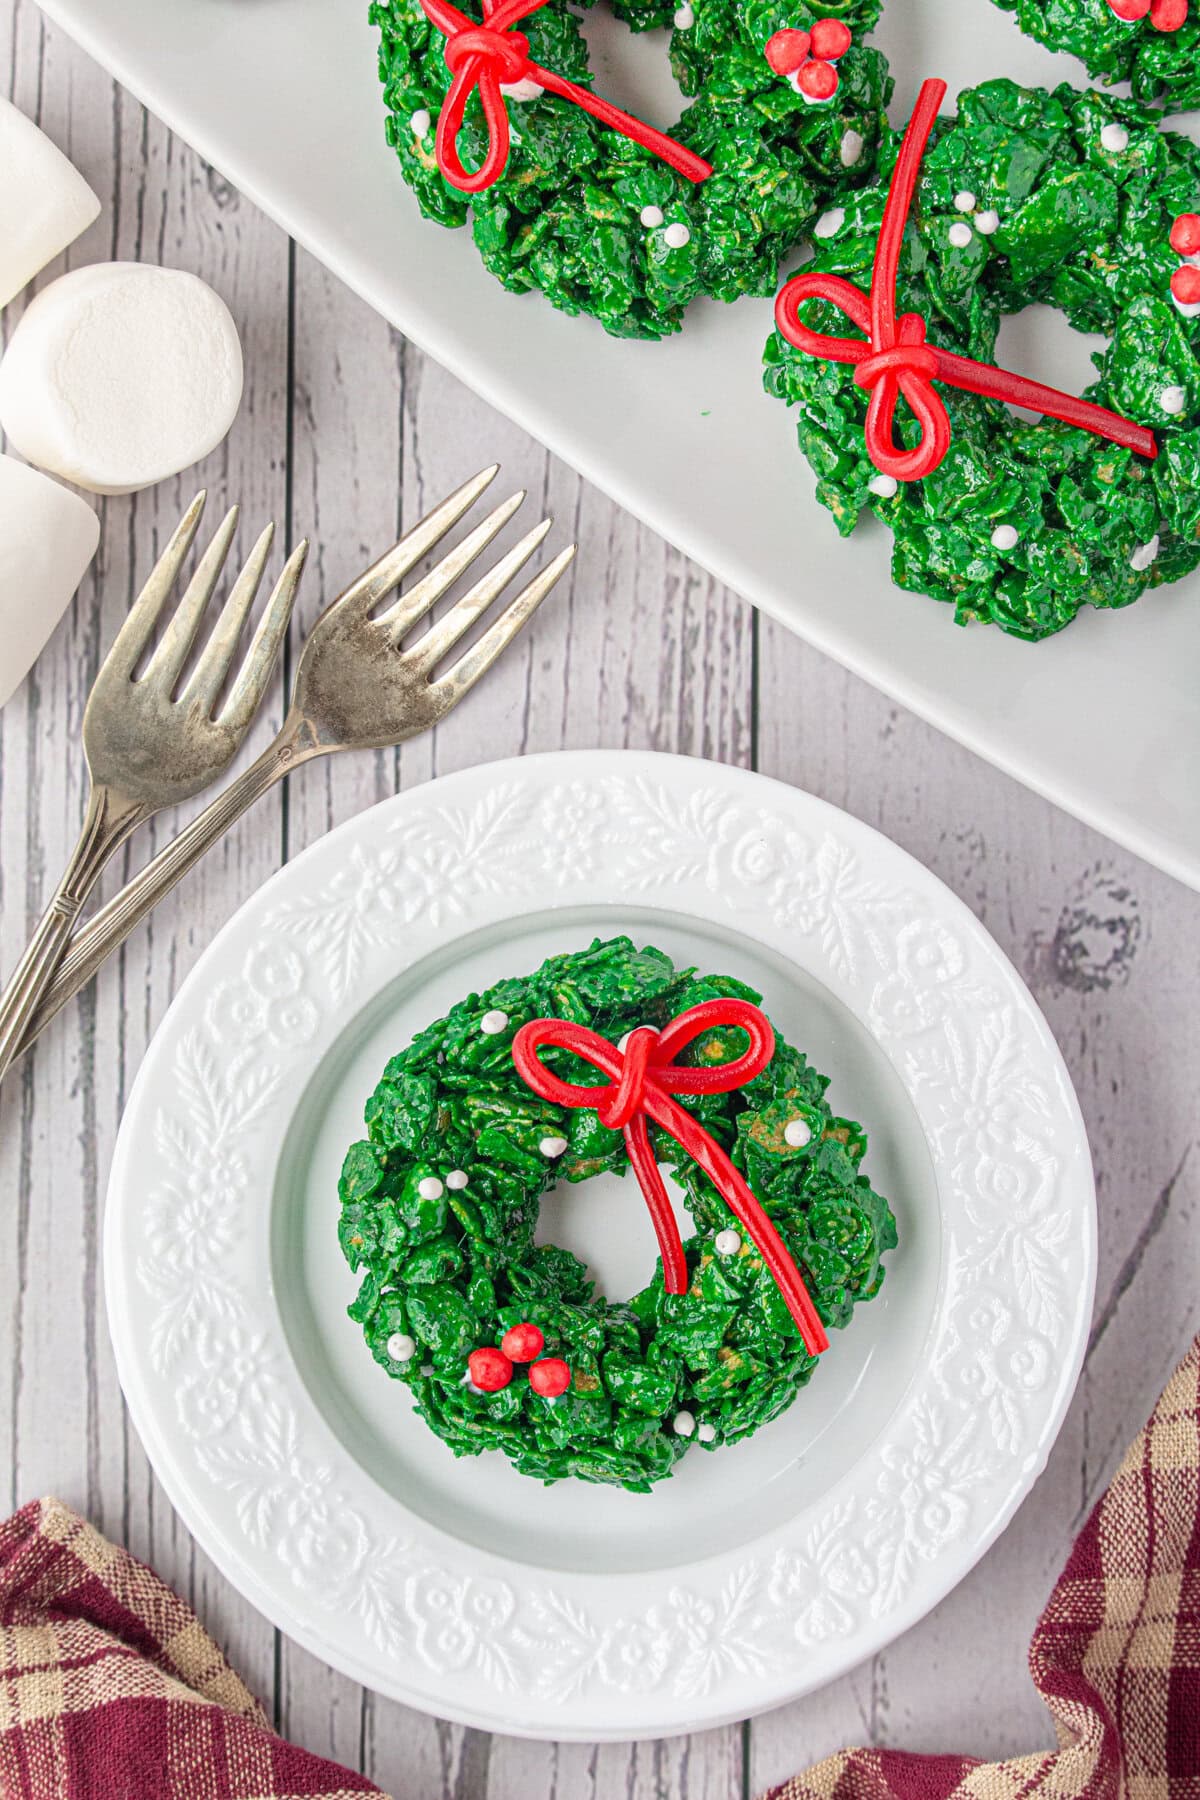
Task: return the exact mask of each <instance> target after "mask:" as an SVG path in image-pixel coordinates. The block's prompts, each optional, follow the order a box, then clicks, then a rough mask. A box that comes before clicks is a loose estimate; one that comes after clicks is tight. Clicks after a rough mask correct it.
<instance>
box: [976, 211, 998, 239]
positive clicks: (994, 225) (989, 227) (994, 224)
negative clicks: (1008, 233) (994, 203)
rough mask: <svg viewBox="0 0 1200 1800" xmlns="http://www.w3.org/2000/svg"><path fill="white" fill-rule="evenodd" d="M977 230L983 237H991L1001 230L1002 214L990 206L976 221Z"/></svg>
mask: <svg viewBox="0 0 1200 1800" xmlns="http://www.w3.org/2000/svg"><path fill="white" fill-rule="evenodd" d="M975 229H976V231H978V232H979V233H980V235H981V236H982V237H991V236H992V234H993V232H997V231H999V229H1000V214H999V213H998V212H996V211H995V209H994V208H993V207H990V206H989V207H988V209H987V211H986V212H981V213H980V215H979V217H978V218H977V219H976V221H975Z"/></svg>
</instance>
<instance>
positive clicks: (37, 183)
mask: <svg viewBox="0 0 1200 1800" xmlns="http://www.w3.org/2000/svg"><path fill="white" fill-rule="evenodd" d="M99 215H100V202H99V200H97V198H96V196H95V194H93V192H92V190H91V188H90V187H89V186H88V184H87V182H86V181H85V180H84V179H83V176H82V175H81V174H80V173H79V171H78V169H76V168H74V167H73V166H72V165H71V164H70V163H69V162H68V161H67V159H66V157H65V156H64V155H63V153H62V151H61V150H60V149H59V148H58V146H57V145H56V144H52V143H51V142H50V139H49V138H48V137H47V136H46V134H45V132H43V131H39V130H38V128H37V126H36V125H35V124H34V122H33V120H32V119H27V118H26V117H25V114H24V113H23V112H21V111H20V110H19V109H18V108H17V107H15V106H14V105H13V104H12V102H11V101H10V100H0V306H7V305H8V303H9V301H10V300H11V299H12V297H13V295H14V294H19V293H20V291H21V289H22V288H23V287H24V286H25V284H26V282H28V281H32V280H33V278H34V276H35V275H36V274H37V272H38V270H39V269H44V268H45V266H46V264H47V263H48V262H52V261H53V260H54V258H55V257H56V256H57V255H58V254H59V252H60V251H62V250H65V249H66V247H67V245H68V244H72V243H74V241H75V239H76V238H77V237H78V236H79V234H80V232H81V231H86V230H87V228H88V226H89V225H90V224H91V223H92V221H93V219H96V218H98V217H99Z"/></svg>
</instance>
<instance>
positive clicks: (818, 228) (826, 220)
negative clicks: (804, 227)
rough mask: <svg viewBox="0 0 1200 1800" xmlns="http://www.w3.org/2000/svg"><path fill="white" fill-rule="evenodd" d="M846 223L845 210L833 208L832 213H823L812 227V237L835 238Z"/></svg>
mask: <svg viewBox="0 0 1200 1800" xmlns="http://www.w3.org/2000/svg"><path fill="white" fill-rule="evenodd" d="M845 223H846V209H845V207H842V206H835V207H834V208H833V209H832V211H830V212H824V213H822V214H821V216H820V218H819V219H818V220H817V222H816V224H815V225H814V226H813V236H814V237H817V238H831V237H836V236H837V234H838V232H839V231H840V230H841V229H842V226H843V225H844V224H845Z"/></svg>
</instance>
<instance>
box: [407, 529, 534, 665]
mask: <svg viewBox="0 0 1200 1800" xmlns="http://www.w3.org/2000/svg"><path fill="white" fill-rule="evenodd" d="M553 523H554V521H553V519H543V520H542V522H541V524H540V525H535V526H534V528H533V530H532V531H527V532H526V533H525V536H524V537H523V538H522V539H521V541H520V543H518V544H514V545H513V547H512V549H511V550H508V551H506V552H505V554H504V555H503V556H502V557H501V558H500V561H499V562H498V563H497V564H496V566H495V567H494V568H492V569H489V570H488V572H487V574H486V575H483V576H481V577H480V579H479V580H478V581H477V582H476V583H475V585H474V587H472V588H469V589H468V590H467V592H466V593H465V594H464V595H463V597H462V599H461V600H456V601H455V603H454V605H453V606H452V607H451V608H450V611H449V612H448V613H446V614H445V615H444V616H443V617H442V618H440V619H438V620H437V621H436V623H435V624H433V625H431V626H430V627H429V630H428V631H427V632H426V633H425V635H424V637H423V638H422V639H421V641H420V643H418V644H415V645H414V646H413V654H414V656H416V657H417V658H418V659H419V661H420V662H422V663H423V664H424V665H425V667H426V669H432V668H433V667H434V665H435V664H436V663H439V662H440V661H441V660H442V658H443V656H445V654H446V652H447V651H448V650H451V649H453V647H454V645H455V644H457V642H458V640H459V638H460V637H462V635H463V633H464V632H467V631H469V630H470V629H471V626H472V625H473V624H474V623H475V621H476V619H478V618H480V617H481V616H482V614H483V613H485V612H486V611H487V609H488V607H489V606H490V605H491V604H492V601H493V600H497V599H499V597H500V595H501V594H502V593H503V592H504V590H505V588H506V587H507V586H508V584H509V582H510V581H511V580H512V578H513V576H514V575H515V574H516V573H517V570H518V569H520V568H523V567H524V565H525V564H526V563H527V562H528V561H529V558H530V557H531V556H532V555H533V553H534V551H535V550H536V549H537V547H538V545H539V544H540V543H541V541H542V539H543V538H544V537H545V535H546V533H547V532H548V531H549V529H550V527H551V526H552V525H553Z"/></svg>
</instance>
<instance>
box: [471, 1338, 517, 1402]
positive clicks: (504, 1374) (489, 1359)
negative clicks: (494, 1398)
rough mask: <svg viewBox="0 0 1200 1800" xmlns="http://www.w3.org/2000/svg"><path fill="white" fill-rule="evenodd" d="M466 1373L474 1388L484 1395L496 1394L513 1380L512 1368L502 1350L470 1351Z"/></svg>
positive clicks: (491, 1348)
mask: <svg viewBox="0 0 1200 1800" xmlns="http://www.w3.org/2000/svg"><path fill="white" fill-rule="evenodd" d="M467 1371H468V1373H469V1375H470V1377H471V1380H472V1381H473V1382H474V1383H475V1386H476V1387H477V1388H479V1389H481V1390H482V1392H483V1393H485V1394H498V1393H499V1392H500V1390H501V1388H506V1387H507V1386H508V1384H509V1382H510V1381H511V1380H512V1378H513V1366H512V1363H511V1361H510V1359H509V1358H508V1357H507V1356H505V1354H504V1352H503V1350H496V1349H494V1348H493V1347H492V1346H490V1345H489V1346H487V1347H486V1348H485V1349H483V1350H472V1352H471V1354H470V1356H468V1358H467Z"/></svg>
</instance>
